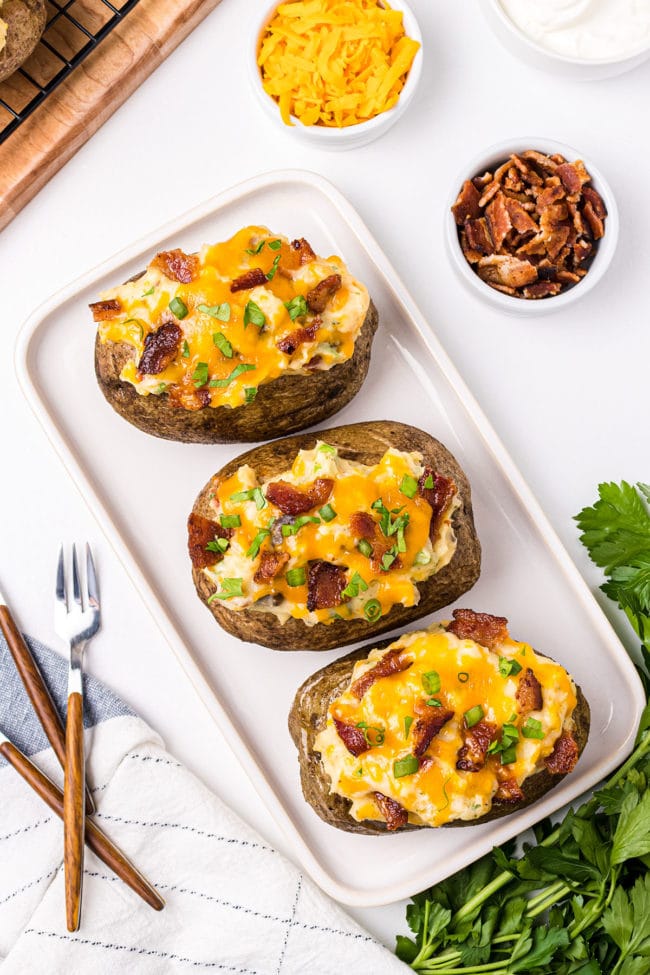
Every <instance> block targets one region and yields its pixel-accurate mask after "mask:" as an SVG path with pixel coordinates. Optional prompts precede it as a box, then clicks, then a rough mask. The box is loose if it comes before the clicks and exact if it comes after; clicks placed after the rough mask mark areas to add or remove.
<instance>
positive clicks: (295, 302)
mask: <svg viewBox="0 0 650 975" xmlns="http://www.w3.org/2000/svg"><path fill="white" fill-rule="evenodd" d="M284 307H285V308H286V309H287V311H288V312H289V318H290V319H291V321H292V322H295V320H296V318H303V317H304V316H305V315H306V314H307V301H306V300H305V296H304V295H296V296H295V297H294V298H292V299H291V301H285V303H284Z"/></svg>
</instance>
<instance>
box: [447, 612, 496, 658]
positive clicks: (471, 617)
mask: <svg viewBox="0 0 650 975" xmlns="http://www.w3.org/2000/svg"><path fill="white" fill-rule="evenodd" d="M453 616H454V620H453V623H450V624H449V626H448V627H447V631H448V632H449V633H453V634H454V636H456V637H458V639H459V640H474V641H475V642H476V643H480V644H481V646H482V647H487V648H488V650H494V649H495V648H496V647H498V646H500V645H501V644H502V643H503V642H504V641H505V640H507V639H508V636H509V634H508V620H507V619H506V618H505V616H491V615H490V614H489V613H475V612H474V610H473V609H455V610H454V613H453Z"/></svg>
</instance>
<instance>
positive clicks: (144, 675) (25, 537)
mask: <svg viewBox="0 0 650 975" xmlns="http://www.w3.org/2000/svg"><path fill="white" fill-rule="evenodd" d="M480 3H481V0H463V2H450V0H411V4H412V7H413V9H414V11H415V13H416V15H417V17H418V19H419V22H420V26H421V28H422V33H423V35H424V40H425V45H426V49H425V65H424V72H423V77H422V81H421V88H420V91H419V92H418V95H417V97H416V100H415V102H414V103H413V104H412V105H411V107H410V108H409V110H408V112H407V113H406V115H405V117H404V118H403V119H402V120H401V121H400V122H399V123H398V124H397V125H396V126H395V127H394V128H393V129H391V131H390V132H389V133H388V134H387V135H386V136H384V137H383V138H382V139H380V140H379V141H378V142H375V143H373V144H371V145H370V146H367V147H365V148H362V149H357V150H353V151H352V152H342V153H328V152H324V151H321V150H317V149H312V148H308V147H305V146H303V144H302V143H301V142H298V141H296V140H294V139H293V138H292V137H291V136H290V134H289V133H287V132H285V131H283V130H282V129H281V128H279V127H278V126H274V125H273V124H272V123H271V122H270V121H269V120H267V119H266V117H264V116H263V115H262V113H261V110H260V108H259V107H258V105H257V103H256V102H255V100H254V98H253V95H252V93H251V91H250V90H249V86H248V79H247V75H246V63H245V58H246V45H247V44H248V41H249V24H250V23H251V21H252V20H253V19H254V18H255V17H256V16H257V14H258V12H259V11H261V10H263V9H264V8H265V6H266V0H223V2H222V3H221V5H220V6H219V7H217V9H216V10H215V11H214V12H213V13H212V14H211V15H209V16H208V18H207V19H206V20H205V21H204V23H203V24H202V25H200V27H199V28H198V29H197V30H196V31H195V32H194V34H193V35H192V36H191V37H189V38H188V39H187V40H186V41H185V42H184V43H183V44H182V45H181V47H180V48H179V49H178V50H177V51H176V52H175V53H174V54H173V55H172V56H171V57H170V58H169V59H168V60H167V61H166V62H165V63H164V64H163V66H162V67H161V68H159V69H158V71H157V72H156V73H155V74H154V75H153V76H152V77H150V78H149V79H148V81H146V82H145V83H144V84H143V85H142V87H141V88H140V89H139V90H138V91H137V92H136V93H135V94H134V95H133V96H132V97H131V98H130V99H129V101H128V102H127V103H126V104H125V105H124V106H123V107H122V108H121V109H120V110H119V111H118V112H117V113H116V114H115V115H114V116H113V118H111V119H110V120H109V122H107V123H106V125H104V127H103V128H102V129H101V130H100V131H99V132H98V133H97V134H96V135H95V136H93V138H92V139H91V141H90V142H89V143H88V144H87V145H86V146H84V148H83V149H81V151H80V152H79V153H78V154H77V155H76V156H75V158H74V159H73V160H72V161H71V162H69V163H68V164H67V166H65V167H64V169H63V170H62V171H61V172H60V173H59V174H58V175H57V176H56V177H55V178H54V179H53V180H52V181H51V182H50V183H49V184H48V186H46V187H45V189H43V190H42V191H41V193H40V194H39V195H38V196H37V197H36V199H35V200H34V201H33V202H32V203H31V204H30V205H29V206H27V207H26V209H25V210H24V211H23V212H22V213H21V214H20V215H19V216H18V217H17V218H16V219H15V220H14V221H13V223H12V224H10V226H9V228H8V229H6V230H5V231H4V232H3V233H2V234H0V281H1V282H2V288H1V292H0V293H1V295H2V302H1V305H0V308H1V326H0V327H1V329H2V336H3V350H4V351H3V354H2V356H0V390H2V393H1V394H0V395H1V400H0V403H1V406H2V410H1V412H0V424H1V430H2V441H3V448H4V451H3V455H4V458H5V460H4V463H3V465H2V476H1V478H0V496H1V499H2V508H1V514H0V581H1V583H2V588H3V589H4V590H5V592H6V594H7V597H8V598H9V600H10V602H11V604H12V606H13V608H14V611H15V613H16V615H17V617H18V618H19V620H20V622H21V624H22V625H23V628H24V629H26V630H27V631H28V632H31V633H33V634H34V635H36V636H38V637H40V638H41V639H43V640H44V641H50V642H52V641H53V639H54V637H53V632H52V599H51V596H52V587H53V576H54V563H55V559H56V553H57V548H58V544H59V542H60V540H61V539H68V538H77V539H83V538H86V537H87V538H88V539H89V540H90V541H91V542H92V543H93V544H94V546H95V548H96V550H97V553H98V561H99V568H100V572H101V583H102V591H103V605H104V625H103V629H102V631H101V634H100V635H99V636H98V637H97V638H96V639H95V641H94V642H93V645H92V647H91V649H90V651H89V653H88V655H87V658H86V660H87V666H88V669H89V670H90V671H91V672H92V673H93V674H95V675H96V676H98V677H100V678H102V679H103V680H105V681H106V682H107V683H109V684H111V685H112V686H113V687H114V688H115V689H116V690H117V691H118V692H119V693H120V694H122V696H123V697H124V698H126V699H127V700H128V701H129V702H130V703H131V705H132V706H133V707H134V708H135V709H136V710H137V711H138V712H139V713H140V714H141V715H142V716H143V717H144V718H145V719H146V720H147V721H149V722H150V724H151V725H152V726H153V727H154V728H156V729H157V730H158V731H159V732H160V734H161V735H162V736H163V738H164V739H165V741H166V743H167V745H168V747H169V748H170V750H171V751H173V752H174V754H175V755H177V757H178V758H179V759H180V760H181V761H183V762H185V763H186V764H187V765H188V766H189V767H190V768H192V769H193V770H195V771H196V772H197V774H198V775H200V776H201V778H202V779H203V780H204V781H205V782H206V783H207V784H208V785H209V786H210V787H212V788H213V789H214V791H215V792H217V793H218V794H219V795H220V796H221V797H222V798H223V799H224V800H225V801H226V802H228V803H229V804H230V805H231V806H232V807H233V808H234V809H236V810H237V811H238V812H239V813H240V814H241V815H242V816H243V817H244V818H245V819H247V820H248V821H249V822H250V823H251V824H252V825H253V826H255V827H256V828H257V829H258V830H259V832H260V833H261V834H262V835H263V836H265V837H266V838H267V839H268V840H269V841H271V842H272V843H274V844H275V845H276V846H277V847H278V848H280V849H284V850H285V851H286V848H287V846H286V843H285V840H284V838H283V836H282V835H281V833H280V831H279V830H278V828H277V827H276V826H275V824H274V823H273V821H272V820H271V818H270V816H269V815H268V813H267V812H266V811H265V809H264V808H263V807H262V806H261V804H260V801H259V800H258V798H257V796H256V794H255V793H254V791H253V789H252V787H251V785H250V784H249V782H248V780H247V778H246V776H245V775H244V773H243V772H242V771H241V770H240V768H239V766H238V764H237V762H236V761H235V759H234V758H233V757H232V755H231V753H230V750H229V747H228V745H227V743H226V742H225V741H224V739H223V737H222V736H221V735H220V733H219V732H218V731H217V729H216V728H215V727H214V725H213V724H212V722H211V720H210V719H209V717H208V715H207V712H206V711H205V710H204V708H203V706H202V704H201V703H200V701H199V699H198V698H197V696H196V694H195V692H194V691H193V689H192V687H191V686H190V684H189V683H188V681H187V680H186V678H185V677H184V675H183V673H182V671H181V669H180V666H179V664H178V663H177V662H176V660H175V658H174V657H173V656H172V654H171V651H170V650H169V648H168V647H167V645H166V643H165V641H164V640H163V638H162V637H161V635H160V633H159V632H158V630H157V628H156V626H155V624H154V622H153V620H152V618H151V617H150V615H149V613H148V612H147V611H146V609H145V607H144V606H143V604H142V602H141V600H140V598H139V596H138V595H137V594H136V593H135V592H134V591H133V590H132V588H131V586H130V584H129V581H128V579H127V577H126V575H125V573H124V571H123V569H122V568H121V566H120V565H119V564H118V562H117V560H116V558H115V556H114V555H113V553H112V552H110V550H109V548H108V545H107V544H106V543H105V542H104V541H103V539H102V535H101V531H100V529H99V528H98V526H97V525H96V524H95V523H94V521H93V519H92V518H91V516H90V514H89V513H88V511H87V509H86V507H85V505H84V502H83V500H82V498H81V497H80V495H79V494H78V492H77V490H76V488H75V487H74V485H73V484H72V483H71V482H70V481H69V479H68V477H67V475H66V473H65V471H64V470H63V468H62V467H61V465H60V464H59V461H58V460H57V458H56V457H55V455H54V452H53V451H52V449H51V448H50V446H49V445H48V443H47V442H46V440H45V437H44V435H43V433H42V431H41V429H40V427H39V426H38V424H37V422H36V421H35V419H34V418H33V416H32V414H31V411H30V409H29V407H28V405H27V403H26V402H25V401H24V399H23V396H22V394H21V392H20V390H19V388H18V385H17V382H16V379H15V376H14V369H13V361H12V347H13V344H14V339H15V335H16V334H17V332H18V329H19V327H20V325H21V323H22V322H23V321H24V319H25V318H26V317H27V315H28V314H29V313H30V312H31V311H32V310H33V308H34V307H35V306H36V305H38V304H39V303H40V302H41V301H42V300H43V299H45V298H46V297H47V296H49V295H50V294H51V293H52V292H54V291H56V290H58V289H59V288H60V287H61V286H62V285H64V284H66V283H67V282H68V281H69V280H71V279H72V278H75V277H77V276H78V275H80V274H81V273H82V272H84V271H86V270H88V269H89V268H91V267H93V266H94V265H95V264H98V263H99V262H100V261H103V260H104V259H105V258H106V257H108V256H110V255H111V254H112V253H113V252H114V251H116V250H119V249H120V248H122V247H123V246H125V245H126V244H128V243H130V242H131V241H132V240H134V239H136V238H138V237H140V236H142V235H143V234H144V233H145V232H148V231H149V230H151V229H152V228H155V227H156V226H158V225H159V224H162V223H164V222H165V221H167V220H169V219H171V218H172V217H174V216H176V215H177V214H180V213H182V212H183V211H185V210H186V209H189V208H190V207H192V206H194V205H195V204H196V203H199V202H200V201H201V200H203V199H204V198H206V197H208V196H211V195H213V194H214V193H216V192H218V191H219V190H222V189H224V188H226V187H228V186H229V185H231V184H233V183H236V182H239V181H240V180H242V179H245V178H247V177H249V176H253V175H255V174H257V173H259V172H262V171H265V170H270V169H280V168H287V167H291V168H303V169H310V170H314V171H316V172H319V173H321V174H322V175H324V176H326V177H328V178H329V179H330V180H332V181H333V182H334V183H335V184H336V185H337V186H338V187H339V188H340V189H341V190H342V192H343V193H344V194H345V195H346V196H347V197H348V198H349V199H350V201H351V202H352V203H353V205H354V206H356V207H357V209H358V210H359V212H360V213H361V215H362V217H363V219H364V220H365V221H366V222H367V223H368V225H369V227H370V228H371V230H372V232H373V233H374V235H375V236H376V238H377V239H378V241H379V243H380V245H381V246H382V247H383V248H384V250H385V251H386V253H387V254H388V256H389V258H390V259H391V260H392V261H393V263H394V265H395V267H396V269H397V271H398V272H399V274H400V275H401V276H402V278H403V279H404V281H405V282H406V286H407V287H408V288H409V289H410V291H411V293H412V295H413V296H414V298H415V300H416V302H417V303H418V304H419V306H420V307H421V309H422V311H423V312H424V314H425V316H426V317H427V319H428V321H429V322H430V324H431V327H432V328H433V329H435V331H436V332H437V334H438V336H439V337H440V339H441V340H442V342H443V344H444V345H445V347H446V349H447V351H448V352H449V354H450V355H451V357H452V359H453V360H454V362H455V364H456V365H457V366H458V368H459V369H460V371H461V372H462V373H463V374H464V376H465V379H466V380H467V381H468V383H469V385H470V387H471V388H472V390H473V391H474V393H475V395H476V397H477V399H478V401H479V403H480V404H481V405H482V407H483V409H484V410H485V412H486V413H487V415H488V417H489V418H490V419H491V421H492V422H493V424H494V426H495V428H496V429H497V431H498V432H499V434H500V435H501V437H502V439H503V440H504V442H505V444H506V447H507V448H508V449H509V450H510V452H511V454H512V456H513V457H514V459H515V462H516V463H517V464H518V465H519V466H520V468H521V470H522V471H523V474H524V476H525V477H526V478H527V479H528V481H529V483H530V485H531V487H532V489H533V491H534V492H535V493H536V495H537V497H538V498H539V500H540V502H541V503H542V505H543V507H544V508H545V510H546V512H547V514H548V515H549V517H550V520H551V522H552V523H553V524H554V526H555V528H556V530H557V531H558V533H559V535H560V537H561V538H562V540H563V541H564V543H565V544H566V546H567V548H568V549H569V551H570V553H571V554H572V555H573V557H574V558H575V559H576V561H577V563H578V565H579V567H580V568H581V570H582V571H583V572H584V573H585V574H586V576H587V578H588V580H589V582H590V583H591V584H592V585H594V586H595V585H596V584H597V583H598V581H599V580H598V574H597V572H596V571H595V570H594V569H593V568H592V567H591V566H590V565H589V563H588V560H587V558H586V555H585V554H584V552H583V550H582V549H581V546H580V544H579V542H578V539H577V534H576V530H575V527H574V525H573V522H572V515H573V514H575V513H576V512H577V511H578V510H579V509H580V508H581V507H582V506H583V505H584V504H586V503H591V502H592V501H593V499H594V498H595V492H596V485H597V484H598V482H599V481H600V480H619V479H621V478H626V479H628V480H639V479H640V480H646V481H647V480H650V466H649V463H650V452H649V450H648V447H649V445H650V444H649V441H650V437H649V435H648V419H647V409H646V397H647V388H648V362H649V361H650V355H649V353H650V315H649V311H650V303H649V301H648V290H647V288H648V284H647V282H648V275H649V270H648V269H649V268H650V232H649V228H650V177H649V176H648V158H649V155H650V134H649V131H648V127H647V124H646V121H645V120H646V119H647V105H648V94H649V92H650V62H646V64H645V65H644V66H642V67H641V68H639V69H637V70H636V71H634V72H631V73H629V74H627V75H624V76H622V77H619V78H614V79H611V80H608V81H604V82H592V83H580V82H575V81H566V80H562V79H558V78H556V77H554V76H550V75H547V74H541V73H538V72H537V71H534V70H533V69H531V68H528V67H526V66H525V65H524V64H522V63H520V62H519V61H517V60H516V59H514V58H513V57H512V56H511V55H510V54H508V53H506V52H505V51H504V50H503V49H502V48H501V46H500V45H499V43H498V42H497V41H496V39H495V38H494V37H493V35H492V34H491V32H490V30H489V28H488V27H487V25H486V23H485V22H484V20H483V17H482V15H481V12H480V9H479V8H480ZM530 133H533V134H537V135H539V136H546V137H548V138H556V139H558V140H560V141H563V142H566V143H569V144H570V145H574V146H576V147H577V148H578V149H579V150H580V151H582V152H584V154H585V155H586V156H588V157H591V158H593V159H594V161H595V162H596V163H597V165H598V166H599V167H600V168H601V169H602V170H603V172H604V174H605V175H606V177H607V178H608V180H609V181H610V183H611V185H612V188H613V190H614V193H615V195H616V197H617V200H618V204H619V208H620V217H621V236H620V242H619V246H618V250H617V253H616V255H615V257H614V261H613V264H612V266H611V268H610V270H609V271H608V273H607V275H606V277H605V278H604V280H603V281H602V282H601V283H600V284H599V285H598V287H597V288H596V289H594V291H593V292H592V293H591V294H589V295H587V296H586V297H585V299H584V300H583V301H580V302H577V303H576V304H575V306H574V307H572V308H571V309H570V310H568V311H566V312H563V313H561V314H558V315H554V316H550V317H544V318H537V319H532V320H530V321H526V320H523V319H518V318H510V317H504V316H502V315H500V314H499V313H498V312H496V311H494V310H492V309H491V308H490V307H488V306H487V305H484V304H483V303H482V302H480V301H478V300H477V299H476V298H475V297H474V296H472V295H470V294H469V293H466V292H465V290H464V289H463V287H462V285H461V284H460V283H459V282H458V280H457V279H456V278H455V276H453V275H452V273H451V270H450V266H449V264H448V261H447V257H446V255H445V252H444V248H443V235H442V222H443V217H444V211H445V205H446V199H447V195H448V193H449V190H450V180H452V179H453V178H454V176H455V174H456V173H457V171H458V169H459V168H460V167H462V165H463V163H464V161H465V160H468V159H470V158H471V157H472V156H474V155H475V154H476V153H478V152H480V151H481V150H482V149H483V148H484V147H486V146H488V145H490V144H491V143H493V142H497V141H499V140H501V139H505V138H508V137H509V136H514V137H517V136H525V135H527V134H530ZM532 144H534V139H532V140H531V145H532ZM80 327H84V326H83V324H82V325H80ZM86 327H88V328H91V327H92V324H91V323H89V324H88V325H87V326H86ZM53 368H56V363H53ZM98 449H101V444H99V445H98ZM504 603H507V594H504ZM503 608H504V607H500V609H503ZM610 615H611V614H610ZM619 622H620V621H619ZM621 631H622V633H623V637H624V639H625V640H626V642H627V643H628V646H632V645H633V644H634V640H633V639H631V638H630V636H629V633H627V632H626V631H625V627H624V626H621ZM0 815H1V814H0ZM352 913H353V914H354V915H355V916H356V917H357V918H358V919H359V920H360V921H361V922H362V923H364V924H365V925H366V926H367V927H368V928H369V930H370V931H371V932H373V933H374V934H376V935H377V936H378V937H379V938H380V939H381V940H383V941H384V942H385V943H386V944H387V945H389V946H390V947H392V946H393V945H394V936H395V933H396V932H397V931H398V930H404V927H405V924H404V905H403V904H395V905H390V906H387V907H385V908H372V909H367V910H354V911H352Z"/></svg>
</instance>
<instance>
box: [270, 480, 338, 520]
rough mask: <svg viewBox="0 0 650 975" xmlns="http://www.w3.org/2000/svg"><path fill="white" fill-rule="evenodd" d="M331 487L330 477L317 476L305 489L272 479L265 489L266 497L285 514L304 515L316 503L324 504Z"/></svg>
mask: <svg viewBox="0 0 650 975" xmlns="http://www.w3.org/2000/svg"><path fill="white" fill-rule="evenodd" d="M333 487H334V481H333V480H332V478H331V477H317V478H316V480H315V481H314V482H313V484H312V485H311V487H309V488H308V489H307V490H306V491H302V490H300V489H299V488H297V487H294V486H293V484H289V483H288V482H287V481H274V482H273V483H271V484H269V485H268V487H267V489H266V499H267V501H270V502H271V504H274V505H275V506H276V508H279V509H280V511H281V512H282V513H283V514H285V515H304V514H305V513H306V512H307V511H311V509H312V508H315V507H316V506H317V505H318V506H320V505H323V504H325V502H326V501H327V499H328V498H329V496H330V494H331V493H332V488H333Z"/></svg>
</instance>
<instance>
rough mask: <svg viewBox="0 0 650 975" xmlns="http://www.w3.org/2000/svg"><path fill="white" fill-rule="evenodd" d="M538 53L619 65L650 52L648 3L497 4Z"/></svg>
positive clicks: (568, 0) (507, 0)
mask: <svg viewBox="0 0 650 975" xmlns="http://www.w3.org/2000/svg"><path fill="white" fill-rule="evenodd" d="M500 3H501V6H502V7H503V10H504V11H505V13H506V14H507V15H508V17H509V18H510V20H511V21H512V22H513V23H514V24H515V26H516V27H518V28H519V30H520V31H521V32H522V33H523V34H525V35H526V36H527V37H528V38H530V40H532V41H535V43H537V44H539V45H540V47H543V48H545V49H546V50H547V51H551V52H553V53H554V54H560V55H562V56H563V57H567V58H575V59H579V60H582V61H603V60H618V59H621V58H625V57H629V56H631V55H633V54H637V53H639V52H641V51H643V50H644V49H645V48H647V47H650V0H500Z"/></svg>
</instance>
